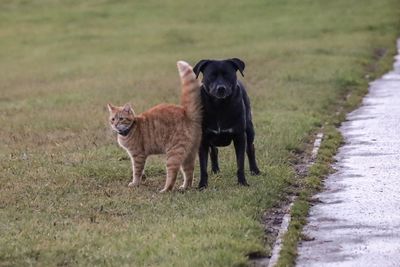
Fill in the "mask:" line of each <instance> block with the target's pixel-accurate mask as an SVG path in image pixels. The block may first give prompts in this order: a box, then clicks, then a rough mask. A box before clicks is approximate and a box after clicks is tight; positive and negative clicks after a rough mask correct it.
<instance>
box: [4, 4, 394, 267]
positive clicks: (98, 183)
mask: <svg viewBox="0 0 400 267" xmlns="http://www.w3.org/2000/svg"><path fill="white" fill-rule="evenodd" d="M399 6H400V4H399V3H398V1H396V0H382V1H374V0H365V1H361V0H360V1H348V0H338V1H311V0H299V1H288V0H287V1H272V0H270V1H242V2H232V1H201V2H196V3H191V2H188V1H172V0H171V1H162V2H160V1H152V0H150V1H145V2H143V1H136V2H135V1H105V0H104V1H49V0H48V1H46V0H42V1H22V0H21V1H11V0H6V1H1V3H0V59H1V60H0V125H1V128H0V140H1V142H0V168H1V169H0V266H15V265H18V266H21V265H37V266H46V265H81V266H87V265H113V266H122V265H126V266H232V265H237V266H239V265H246V264H248V257H247V255H248V254H249V253H254V252H259V253H262V254H268V253H269V252H270V246H271V244H264V232H263V226H262V222H261V214H262V212H263V211H264V210H268V209H269V208H271V207H274V206H277V205H278V204H279V202H280V201H282V200H283V199H285V197H286V194H287V192H288V190H289V186H290V185H291V184H293V183H296V181H295V180H294V179H295V178H294V170H293V168H292V166H291V163H290V162H291V159H292V157H293V153H294V152H295V151H298V150H301V147H302V144H303V143H304V142H305V140H307V137H308V135H309V134H310V133H311V132H312V131H313V130H314V129H315V128H316V127H319V126H321V125H323V124H324V122H325V121H327V120H329V119H331V118H332V116H333V114H334V111H335V107H336V106H337V104H338V103H340V102H341V98H342V97H343V95H344V94H346V93H347V91H348V90H349V88H350V89H352V88H355V87H357V86H360V85H363V84H365V83H366V81H365V78H364V76H363V74H364V73H365V66H366V65H368V64H369V63H370V62H372V61H373V60H374V53H373V52H374V51H376V49H380V50H382V49H392V48H393V47H394V40H395V38H396V34H398V31H397V29H398V23H397V22H398V17H399V10H400V8H399ZM227 57H239V58H241V59H243V60H244V61H245V62H246V64H247V67H246V70H245V79H244V81H245V83H246V85H247V87H248V93H249V95H250V98H251V100H252V106H253V116H254V123H255V128H256V134H257V136H256V143H255V145H256V148H257V157H258V162H259V165H260V168H261V170H262V172H263V175H261V176H258V177H250V176H248V181H249V183H250V184H251V187H249V188H242V187H239V186H237V185H236V180H235V158H234V153H233V149H232V148H225V149H223V150H222V153H221V169H222V172H221V174H220V175H214V176H211V177H210V181H209V185H210V186H209V188H208V189H207V190H205V191H203V192H198V191H197V190H194V189H193V190H190V191H188V192H185V193H179V192H177V191H175V192H172V193H168V194H158V193H157V192H158V190H159V189H161V187H162V185H163V183H164V175H165V173H164V162H163V157H153V158H152V159H151V160H150V162H149V163H148V164H147V170H146V171H147V176H148V180H147V181H146V182H145V184H144V185H143V186H142V187H140V188H139V189H138V190H132V189H130V188H127V184H128V182H129V179H130V172H131V170H130V164H129V161H126V160H120V159H121V158H122V159H123V158H124V157H125V156H126V155H125V152H124V151H122V150H121V149H120V148H119V147H118V146H117V144H116V141H115V137H114V136H113V135H112V133H111V132H110V130H109V128H108V125H107V110H106V106H105V105H106V103H108V102H112V103H115V104H122V103H124V102H127V101H129V102H131V103H132V105H133V107H134V109H135V111H136V112H138V113H139V112H142V111H144V110H146V109H148V108H149V107H152V106H153V105H155V104H158V103H160V102H170V103H177V102H178V99H179V91H180V90H179V81H178V74H177V70H176V67H175V62H176V61H177V60H180V59H184V60H187V61H189V62H190V63H192V64H194V63H195V62H197V61H198V60H200V59H202V58H227ZM197 173H198V172H197ZM197 176H198V175H197ZM196 182H197V180H196Z"/></svg>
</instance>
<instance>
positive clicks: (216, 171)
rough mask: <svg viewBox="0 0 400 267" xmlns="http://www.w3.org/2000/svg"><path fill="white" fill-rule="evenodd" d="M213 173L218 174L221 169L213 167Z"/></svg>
mask: <svg viewBox="0 0 400 267" xmlns="http://www.w3.org/2000/svg"><path fill="white" fill-rule="evenodd" d="M211 170H212V172H213V173H214V174H217V173H219V167H212V169H211Z"/></svg>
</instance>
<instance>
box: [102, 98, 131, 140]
mask: <svg viewBox="0 0 400 267" xmlns="http://www.w3.org/2000/svg"><path fill="white" fill-rule="evenodd" d="M107 107H108V111H109V112H110V120H109V121H110V125H111V129H112V130H113V131H115V132H117V133H118V134H120V135H122V136H126V135H128V133H129V132H130V130H131V129H132V128H133V126H134V124H135V112H134V111H133V109H132V108H131V106H130V105H129V104H125V105H124V106H122V107H116V106H113V105H111V104H108V105H107Z"/></svg>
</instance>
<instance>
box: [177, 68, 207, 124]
mask: <svg viewBox="0 0 400 267" xmlns="http://www.w3.org/2000/svg"><path fill="white" fill-rule="evenodd" d="M176 65H177V66H178V71H179V76H180V78H181V83H182V95H181V105H182V106H183V108H184V109H185V111H186V116H187V117H188V118H189V119H190V120H192V121H194V122H196V123H201V120H202V104H201V97H200V82H199V80H197V79H196V74H194V72H193V69H192V66H190V65H189V64H188V63H187V62H185V61H178V62H177V63H176Z"/></svg>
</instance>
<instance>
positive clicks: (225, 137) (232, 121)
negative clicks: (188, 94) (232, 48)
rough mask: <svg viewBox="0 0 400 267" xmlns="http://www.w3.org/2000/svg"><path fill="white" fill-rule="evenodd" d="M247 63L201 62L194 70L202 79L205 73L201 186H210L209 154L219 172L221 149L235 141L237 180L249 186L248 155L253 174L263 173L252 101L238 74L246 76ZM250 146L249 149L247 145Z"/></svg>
mask: <svg viewBox="0 0 400 267" xmlns="http://www.w3.org/2000/svg"><path fill="white" fill-rule="evenodd" d="M244 67H245V64H244V62H243V61H241V60H240V59H238V58H232V59H227V60H201V61H199V62H198V63H197V64H196V66H195V67H194V68H193V71H194V73H195V74H196V76H197V77H198V75H199V73H200V72H202V73H203V81H202V83H203V84H202V88H201V97H202V104H203V124H202V130H203V136H202V141H201V145H200V150H199V160H200V184H199V188H204V187H207V184H208V174H207V164H208V152H210V157H211V164H212V171H213V172H214V173H216V172H218V171H219V166H218V149H217V146H228V145H230V143H231V142H232V141H233V144H234V146H235V152H236V162H237V167H238V169H237V178H238V182H239V184H241V185H248V184H247V181H246V177H245V175H244V153H245V150H246V152H247V156H248V158H249V165H250V172H251V173H252V174H254V175H257V174H259V173H260V170H259V169H258V167H257V163H256V157H255V151H254V144H253V142H254V127H253V122H252V119H251V109H250V101H249V97H248V96H247V93H246V90H245V88H244V86H243V84H242V83H241V82H240V81H238V80H237V77H236V72H237V71H238V70H239V72H240V73H241V74H242V76H243V70H244ZM246 144H247V146H246Z"/></svg>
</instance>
